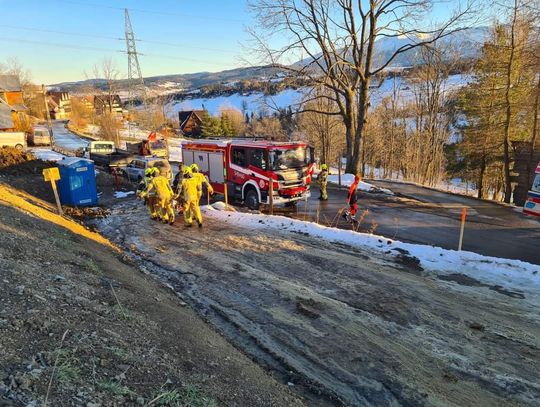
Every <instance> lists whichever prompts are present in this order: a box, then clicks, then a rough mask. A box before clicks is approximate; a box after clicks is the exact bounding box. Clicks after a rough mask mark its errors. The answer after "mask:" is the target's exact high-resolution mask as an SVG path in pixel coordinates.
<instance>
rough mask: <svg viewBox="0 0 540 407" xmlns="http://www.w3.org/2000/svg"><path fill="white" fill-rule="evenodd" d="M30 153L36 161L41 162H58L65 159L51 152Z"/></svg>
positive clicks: (38, 150)
mask: <svg viewBox="0 0 540 407" xmlns="http://www.w3.org/2000/svg"><path fill="white" fill-rule="evenodd" d="M31 151H32V154H34V155H35V156H36V158H37V159H39V160H43V161H60V160H62V159H64V158H66V156H65V155H64V154H60V153H57V152H56V151H52V150H46V149H32V150H31Z"/></svg>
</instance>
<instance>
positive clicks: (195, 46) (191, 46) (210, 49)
mask: <svg viewBox="0 0 540 407" xmlns="http://www.w3.org/2000/svg"><path fill="white" fill-rule="evenodd" d="M2 27H4V28H10V29H14V30H23V31H35V32H43V33H50V34H59V35H69V36H77V37H88V38H99V39H104V40H113V41H125V39H124V38H120V37H108V36H104V35H97V34H86V33H79V32H73V31H58V30H50V29H45V28H33V27H21V26H16V25H2ZM135 41H136V42H141V43H146V44H158V45H166V46H169V47H177V48H191V49H197V50H205V51H214V52H223V53H230V54H236V51H232V50H224V49H219V48H207V47H200V46H197V45H186V44H174V43H171V42H163V41H154V40H145V39H140V38H136V39H135Z"/></svg>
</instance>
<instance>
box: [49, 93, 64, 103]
mask: <svg viewBox="0 0 540 407" xmlns="http://www.w3.org/2000/svg"><path fill="white" fill-rule="evenodd" d="M47 96H49V98H50V99H52V100H54V101H55V102H56V104H59V103H60V101H61V100H62V99H63V98H65V99H69V92H57V91H49V92H47Z"/></svg>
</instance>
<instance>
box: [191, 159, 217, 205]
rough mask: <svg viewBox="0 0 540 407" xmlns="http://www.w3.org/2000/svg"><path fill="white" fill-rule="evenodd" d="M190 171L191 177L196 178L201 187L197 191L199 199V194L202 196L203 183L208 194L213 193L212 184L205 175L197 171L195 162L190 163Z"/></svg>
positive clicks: (197, 167)
mask: <svg viewBox="0 0 540 407" xmlns="http://www.w3.org/2000/svg"><path fill="white" fill-rule="evenodd" d="M191 172H192V176H193V178H195V179H197V181H198V182H199V185H200V187H201V190H200V192H199V201H200V200H201V196H202V186H203V184H204V185H206V190H207V192H208V195H212V194H213V193H214V188H212V185H210V183H209V182H208V179H207V178H206V176H205V175H204V174H203V173H202V172H199V166H198V165H197V164H195V163H193V164H191Z"/></svg>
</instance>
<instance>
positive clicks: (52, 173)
mask: <svg viewBox="0 0 540 407" xmlns="http://www.w3.org/2000/svg"><path fill="white" fill-rule="evenodd" d="M43 178H44V179H45V181H48V182H50V183H51V187H52V189H53V192H54V199H55V200H56V206H57V207H58V213H59V214H60V215H63V214H64V211H63V210H62V205H61V204H60V197H59V196H58V190H57V189H56V181H58V180H59V179H60V171H59V170H58V167H52V168H45V169H44V170H43Z"/></svg>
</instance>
